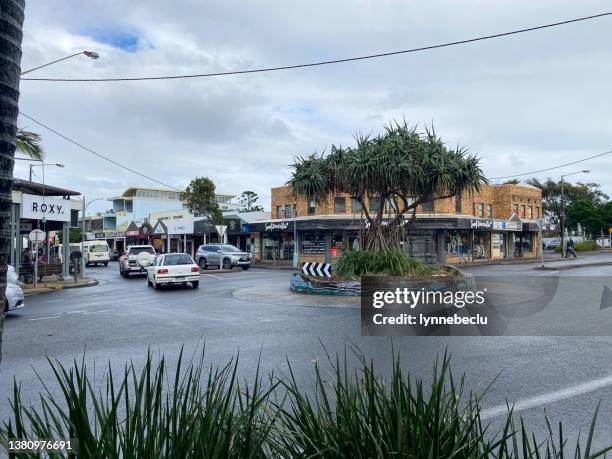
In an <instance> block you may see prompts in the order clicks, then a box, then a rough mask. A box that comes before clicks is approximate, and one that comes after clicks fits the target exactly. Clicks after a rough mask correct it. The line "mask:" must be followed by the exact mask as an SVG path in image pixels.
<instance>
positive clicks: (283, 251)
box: [262, 233, 294, 260]
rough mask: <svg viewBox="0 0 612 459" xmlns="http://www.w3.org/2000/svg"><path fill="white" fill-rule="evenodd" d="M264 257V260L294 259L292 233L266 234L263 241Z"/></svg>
mask: <svg viewBox="0 0 612 459" xmlns="http://www.w3.org/2000/svg"><path fill="white" fill-rule="evenodd" d="M262 247H263V251H262V257H263V259H264V260H291V259H293V247H294V241H293V234H292V233H266V234H264V235H263V239H262Z"/></svg>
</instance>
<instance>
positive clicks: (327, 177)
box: [287, 121, 487, 250]
mask: <svg viewBox="0 0 612 459" xmlns="http://www.w3.org/2000/svg"><path fill="white" fill-rule="evenodd" d="M292 168H293V173H292V175H291V178H290V179H289V181H288V182H287V184H288V185H289V187H290V188H291V190H292V191H293V193H294V194H295V195H296V196H301V197H305V198H308V199H315V200H316V201H317V202H318V203H323V202H325V201H326V200H327V199H328V198H329V197H330V196H331V195H335V194H344V193H347V194H349V195H350V196H351V197H352V198H353V199H355V200H356V201H357V202H359V203H360V204H361V207H362V209H363V214H364V218H365V220H366V226H367V229H368V231H367V233H366V247H367V248H368V249H372V250H384V249H386V248H389V247H393V246H399V242H400V235H401V228H402V227H403V226H404V224H405V222H406V217H407V216H411V218H409V219H408V223H410V222H412V221H413V220H414V219H415V216H416V210H417V207H418V206H419V205H421V204H423V203H425V202H433V201H436V200H439V199H445V198H450V197H453V196H456V195H460V194H463V193H470V192H474V191H479V190H480V187H481V186H482V185H483V184H485V183H486V182H487V180H486V178H485V176H484V173H483V172H482V169H481V168H480V164H479V158H478V157H476V156H474V155H471V154H468V152H467V150H466V149H465V148H462V147H456V148H454V149H452V148H448V147H447V146H446V145H445V143H444V142H443V141H442V140H441V139H440V138H439V137H438V136H437V134H436V133H435V130H434V129H433V128H431V129H425V132H422V133H421V132H418V131H417V129H416V127H410V126H408V125H407V123H406V122H405V121H403V122H401V123H400V122H393V123H391V124H389V125H388V126H386V127H385V129H384V131H383V133H382V134H380V135H377V136H357V137H356V146H354V147H342V146H335V145H334V146H332V147H331V151H330V153H329V154H328V155H317V154H311V155H309V156H306V157H303V156H300V157H297V158H296V160H295V162H294V164H293V165H292ZM369 197H376V198H378V199H379V200H380V201H379V202H380V203H381V204H380V205H379V206H378V209H368V207H367V206H366V198H369Z"/></svg>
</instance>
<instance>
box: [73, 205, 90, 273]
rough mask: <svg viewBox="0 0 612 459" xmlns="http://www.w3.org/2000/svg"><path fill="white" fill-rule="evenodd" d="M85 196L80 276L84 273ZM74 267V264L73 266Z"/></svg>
mask: <svg viewBox="0 0 612 459" xmlns="http://www.w3.org/2000/svg"><path fill="white" fill-rule="evenodd" d="M86 209H87V206H86V205H85V196H83V228H82V230H81V278H82V277H83V276H84V275H85V210H86ZM74 269H76V266H75V267H74Z"/></svg>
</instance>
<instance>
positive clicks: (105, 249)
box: [89, 245, 108, 252]
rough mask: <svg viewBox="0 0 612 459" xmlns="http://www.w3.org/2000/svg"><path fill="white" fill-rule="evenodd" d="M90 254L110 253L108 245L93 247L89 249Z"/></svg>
mask: <svg viewBox="0 0 612 459" xmlns="http://www.w3.org/2000/svg"><path fill="white" fill-rule="evenodd" d="M89 251H90V252H108V246H107V245H92V246H90V247H89Z"/></svg>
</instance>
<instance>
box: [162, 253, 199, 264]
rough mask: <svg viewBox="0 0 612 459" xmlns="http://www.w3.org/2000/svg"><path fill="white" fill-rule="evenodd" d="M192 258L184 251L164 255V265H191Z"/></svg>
mask: <svg viewBox="0 0 612 459" xmlns="http://www.w3.org/2000/svg"><path fill="white" fill-rule="evenodd" d="M192 264H194V263H193V260H192V259H191V257H190V256H189V255H187V254H185V253H179V254H176V255H166V256H165V257H164V266H176V265H192Z"/></svg>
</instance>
